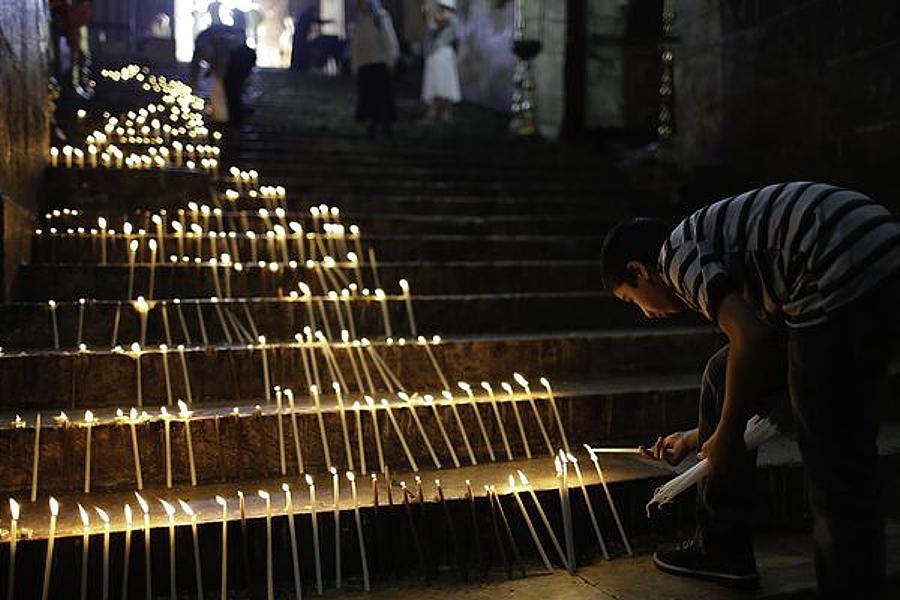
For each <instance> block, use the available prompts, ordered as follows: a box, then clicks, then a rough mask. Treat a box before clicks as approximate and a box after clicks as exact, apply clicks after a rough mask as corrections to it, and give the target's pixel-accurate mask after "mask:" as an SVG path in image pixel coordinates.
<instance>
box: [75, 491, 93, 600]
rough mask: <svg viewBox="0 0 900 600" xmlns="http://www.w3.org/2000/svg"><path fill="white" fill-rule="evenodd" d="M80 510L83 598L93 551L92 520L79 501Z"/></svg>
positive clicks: (82, 598) (83, 599) (83, 597)
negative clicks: (89, 558) (90, 556)
mask: <svg viewBox="0 0 900 600" xmlns="http://www.w3.org/2000/svg"><path fill="white" fill-rule="evenodd" d="M78 512H79V514H80V515H81V531H82V535H81V587H80V588H79V589H80V590H81V596H79V597H80V598H81V600H86V599H87V568H88V557H89V555H90V552H91V522H90V519H89V518H88V513H87V511H86V510H85V509H84V507H83V506H82V505H81V504H80V503H79V504H78Z"/></svg>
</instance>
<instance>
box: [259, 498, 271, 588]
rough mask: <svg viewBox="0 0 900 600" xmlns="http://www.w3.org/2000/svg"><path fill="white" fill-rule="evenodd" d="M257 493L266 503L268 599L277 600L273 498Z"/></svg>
mask: <svg viewBox="0 0 900 600" xmlns="http://www.w3.org/2000/svg"><path fill="white" fill-rule="evenodd" d="M256 493H257V494H259V497H260V498H262V499H263V500H265V501H266V597H267V598H268V600H275V582H274V580H273V573H272V498H271V496H270V495H269V492H267V491H265V490H258V491H257V492H256Z"/></svg>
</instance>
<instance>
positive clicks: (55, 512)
mask: <svg viewBox="0 0 900 600" xmlns="http://www.w3.org/2000/svg"><path fill="white" fill-rule="evenodd" d="M58 516H59V502H57V500H56V498H54V497H53V496H51V497H50V531H49V533H48V534H47V555H46V557H45V559H44V583H43V588H42V592H41V598H42V600H47V599H48V598H49V595H50V572H51V571H52V569H53V542H54V538H55V537H56V520H57V517H58Z"/></svg>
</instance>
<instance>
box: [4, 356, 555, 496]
mask: <svg viewBox="0 0 900 600" xmlns="http://www.w3.org/2000/svg"><path fill="white" fill-rule="evenodd" d="M514 378H515V379H516V381H517V382H518V383H519V384H520V385H521V386H522V387H523V389H524V390H525V397H524V398H523V397H521V396H516V395H515V393H514V391H513V389H512V386H510V385H509V384H508V383H505V382H504V383H502V384H501V386H502V387H503V388H504V390H505V391H506V392H507V395H506V397H505V399H502V398H501V399H500V400H498V398H497V396H496V395H495V394H494V391H493V387H492V386H491V385H490V384H489V383H488V382H482V383H481V386H482V387H483V389H484V390H485V391H486V392H487V396H486V398H485V397H482V398H476V396H475V395H474V393H473V390H472V386H471V385H469V384H468V383H466V382H459V387H460V389H461V390H463V391H464V392H465V394H466V397H467V399H468V402H467V403H466V404H468V406H469V408H470V410H471V411H472V412H473V414H474V416H475V420H476V422H477V425H478V431H479V433H480V437H481V440H482V441H483V443H484V448H485V449H486V451H487V453H488V456H489V457H490V460H491V461H492V462H495V461H496V460H497V457H498V455H499V454H500V453H499V452H495V449H494V444H493V443H492V442H491V438H490V436H489V435H488V432H487V427H486V425H485V419H484V418H483V416H482V414H481V410H480V409H479V407H478V404H479V403H488V404H489V405H490V407H491V410H492V413H493V416H494V418H495V419H496V425H497V428H498V430H499V432H500V434H501V438H502V442H503V451H504V452H505V455H506V459H507V460H510V461H512V460H516V456H515V455H514V452H513V450H512V445H511V444H510V441H509V435H508V433H507V424H506V423H505V422H504V420H503V417H502V415H501V412H500V404H501V403H506V404H509V406H510V407H511V410H512V412H513V414H514V417H515V421H516V425H517V427H518V433H519V435H520V436H521V442H522V447H523V448H524V456H520V457H519V458H528V459H531V458H532V457H533V453H532V449H531V446H530V444H529V441H528V436H527V435H526V432H525V428H524V424H523V420H522V416H521V413H520V411H519V407H518V404H519V403H520V402H523V401H526V400H527V402H528V403H529V404H530V406H531V409H532V412H533V415H534V418H535V420H536V422H537V424H538V426H539V428H540V431H541V433H542V436H543V438H544V443H545V444H546V446H547V451H548V452H549V453H550V455H553V452H554V449H553V448H554V446H553V443H552V442H551V440H550V436H549V433H548V429H547V427H546V426H545V424H544V422H543V420H542V418H541V415H540V411H539V410H538V407H537V402H536V399H537V397H536V396H535V394H533V393H532V392H531V388H530V385H529V383H528V380H527V379H525V378H524V377H523V376H522V375H521V374H519V373H515V374H514ZM540 381H541V384H542V385H543V386H544V387H545V389H546V396H545V399H546V401H547V402H548V404H549V406H550V409H551V412H552V414H553V419H554V421H555V425H556V429H557V431H558V434H559V438H560V440H561V442H562V444H563V447H564V448H565V450H566V452H568V451H569V441H568V436H567V435H566V431H565V428H564V426H563V422H562V418H561V416H560V413H559V409H558V407H557V405H556V400H555V397H554V393H553V388H552V387H551V385H550V382H549V381H548V380H547V379H546V378H545V377H542V378H541V379H540ZM332 390H333V392H334V400H335V403H334V405H330V406H326V405H325V404H323V402H322V398H321V394H320V388H318V387H317V386H315V385H313V386H311V387H310V403H309V405H307V406H301V405H300V403H299V402H297V401H296V400H295V397H294V393H293V391H292V390H291V389H289V388H284V389H283V388H281V387H278V386H276V387H275V388H274V392H275V407H274V410H273V409H271V408H266V409H264V408H263V407H262V406H260V405H256V407H255V409H254V411H253V415H254V416H263V415H274V416H275V418H276V419H277V421H276V424H277V432H278V456H279V466H280V473H281V475H287V454H288V445H287V435H286V433H285V429H286V427H285V424H284V419H285V418H288V419H289V423H290V428H291V432H292V438H293V450H294V455H295V456H294V458H295V462H296V466H297V470H298V472H300V473H302V472H304V471H305V464H306V462H305V461H304V456H303V451H302V447H301V439H300V435H299V431H300V428H299V426H298V421H297V416H298V414H300V415H302V414H312V415H314V416H315V418H316V420H317V425H318V430H319V437H320V442H321V447H322V451H323V454H324V459H325V464H326V466H327V467H328V468H331V467H333V466H335V464H334V463H335V462H336V461H334V460H333V459H332V453H331V442H330V441H329V438H328V435H327V432H326V427H325V421H324V414H326V413H335V412H336V413H337V414H338V416H339V418H340V424H341V435H342V442H343V453H344V456H345V457H346V460H347V463H348V465H349V468H350V469H351V470H353V469H355V468H356V467H357V465H358V466H359V468H360V470H361V471H362V473H363V474H367V473H368V471H369V470H370V469H369V466H368V464H367V458H366V444H365V442H364V434H363V425H362V423H363V410H364V409H365V410H367V412H368V413H369V415H370V418H371V423H372V430H373V432H374V435H375V446H376V451H377V466H378V472H381V473H384V472H386V471H387V469H388V465H387V464H386V461H385V453H384V449H383V438H384V435H383V434H382V426H381V422H382V421H383V420H384V417H383V416H382V417H381V418H379V412H380V411H383V412H381V414H382V415H386V417H387V421H388V422H389V423H390V426H391V428H392V429H393V431H394V434H395V435H396V439H397V440H398V441H399V442H400V445H401V447H402V450H403V454H404V456H405V458H406V460H407V463H408V465H409V467H410V469H411V470H412V471H413V472H415V473H418V472H419V470H420V467H419V464H418V462H417V460H416V458H415V456H414V455H413V453H412V451H411V449H410V444H409V440H407V438H406V434H405V433H404V432H403V429H402V428H401V427H400V425H399V423H398V420H397V417H396V415H395V414H394V409H397V410H403V409H406V410H408V411H409V414H410V416H411V418H412V420H413V422H414V423H415V426H416V430H417V431H418V433H419V435H420V436H421V438H422V441H423V442H424V444H425V446H426V448H427V450H428V455H429V457H430V459H431V461H432V463H433V464H434V467H435V468H436V469H442V468H445V464H444V463H443V462H442V461H441V459H440V457H439V456H438V453H437V451H436V450H435V444H434V443H433V441H432V440H431V438H430V436H429V435H428V433H427V431H426V429H425V426H424V424H423V421H422V418H421V416H420V415H419V413H418V411H417V407H418V408H420V409H421V408H424V409H425V410H426V414H427V413H428V412H430V413H431V416H432V417H433V418H434V421H435V423H436V424H437V427H438V430H439V432H440V436H441V439H442V441H443V442H444V446H445V449H446V452H447V453H448V454H449V455H450V457H451V460H452V463H453V466H454V467H455V468H459V467H460V466H462V461H461V460H460V458H459V454H458V453H457V451H456V445H455V443H454V442H453V441H452V440H451V436H450V433H449V431H448V429H447V427H446V426H445V424H444V420H443V419H442V418H441V415H440V413H439V411H438V407H442V408H445V409H449V410H450V412H451V413H452V416H453V420H454V422H455V424H456V427H457V432H458V435H459V436H460V437H461V438H462V440H463V443H464V446H465V449H466V454H467V456H468V461H469V463H470V464H471V465H473V466H474V465H477V464H478V458H477V456H476V453H475V445H473V443H472V438H473V437H475V436H470V434H469V432H468V430H467V429H466V426H465V421H464V420H463V418H462V416H461V413H460V410H459V408H460V407H459V405H460V402H459V401H458V400H457V398H456V397H454V396H453V394H452V393H451V392H449V391H447V390H445V391H444V392H443V394H442V395H441V397H440V398H438V399H435V398H434V397H433V396H431V395H430V394H425V395H424V396H419V395H418V394H413V395H412V396H410V395H409V394H407V393H405V392H399V393H397V395H396V398H397V400H399V402H398V401H397V400H394V401H393V402H392V401H389V400H388V399H387V398H382V399H381V401H380V402H376V401H375V399H374V398H373V397H371V396H368V395H367V396H364V398H363V401H359V400H355V401H353V402H352V404H351V403H349V402H347V401H346V400H345V398H344V394H343V393H342V390H341V384H340V383H338V382H334V383H333V384H332ZM177 406H178V411H177V413H174V414H173V413H172V412H170V411H169V409H168V408H167V407H165V406H163V407H161V408H160V410H159V414H158V415H151V414H150V413H148V412H147V411H146V410H138V409H137V408H131V410H130V411H129V412H128V413H126V412H125V411H123V410H122V409H118V410H117V411H116V412H115V414H114V416H112V417H109V418H107V419H102V418H100V417H98V416H97V415H96V414H95V413H94V411H91V410H86V411H85V413H84V419H83V420H82V421H73V420H72V419H70V418H69V417H68V415H67V414H66V413H65V412H61V413H60V414H59V415H58V416H56V417H54V418H53V422H54V424H55V425H56V426H57V427H63V428H66V429H68V428H69V427H72V426H80V427H82V428H84V431H85V452H84V493H86V494H87V493H90V492H91V472H92V434H93V429H94V428H95V427H98V426H101V425H104V424H111V425H127V426H128V427H129V429H130V441H131V448H130V450H131V454H132V461H133V465H134V482H135V486H136V488H137V489H138V490H141V489H143V487H144V479H143V472H142V469H141V460H140V456H141V451H140V446H139V439H140V437H139V435H138V430H137V427H138V426H140V425H146V424H149V423H151V422H158V421H162V423H163V432H164V448H165V475H166V487H169V488H171V487H172V486H173V483H174V481H173V452H172V430H171V423H172V421H173V420H179V421H180V422H181V423H182V427H183V432H184V436H185V446H186V448H187V460H188V466H189V473H190V482H191V485H192V486H197V484H198V478H197V467H196V460H195V455H194V444H193V438H192V434H191V420H192V419H194V420H196V419H197V418H198V417H200V418H206V419H214V420H215V421H216V425H217V426H218V420H219V419H220V418H221V415H220V414H219V411H216V410H211V411H209V412H208V413H207V414H205V415H204V414H197V413H195V411H193V410H191V409H190V407H189V406H188V404H187V403H186V402H184V401H183V400H181V399H179V400H178V401H177ZM348 410H351V411H352V413H351V414H352V417H353V422H354V424H355V436H356V457H355V458H354V448H353V446H354V445H353V444H352V443H351V435H350V429H351V428H350V424H349V419H348V415H347V411H348ZM230 417H231V418H234V419H239V418H241V417H242V415H241V412H240V409H239V408H237V407H234V408H233V409H232V411H231V413H230ZM41 419H42V416H41V413H40V412H38V413H37V415H36V416H35V421H34V431H35V433H34V442H33V444H34V448H33V453H32V470H31V472H32V479H31V501H32V502H34V501H35V500H36V499H37V495H38V486H39V471H40V458H41ZM11 425H12V427H14V428H25V427H27V423H26V422H25V420H24V419H22V418H21V417H20V416H16V419H15V421H13V422H12V424H11ZM217 431H218V428H217ZM476 439H477V438H476ZM219 443H221V440H219ZM476 445H477V444H476ZM220 451H221V449H220ZM110 452H111V449H109V448H107V452H106V453H105V456H107V457H109V456H110ZM373 470H374V469H373Z"/></svg>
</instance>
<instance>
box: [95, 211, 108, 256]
mask: <svg viewBox="0 0 900 600" xmlns="http://www.w3.org/2000/svg"><path fill="white" fill-rule="evenodd" d="M107 225H108V223H107V222H106V218H105V217H97V229H99V230H100V264H101V265H105V264H106V226H107Z"/></svg>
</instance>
